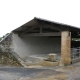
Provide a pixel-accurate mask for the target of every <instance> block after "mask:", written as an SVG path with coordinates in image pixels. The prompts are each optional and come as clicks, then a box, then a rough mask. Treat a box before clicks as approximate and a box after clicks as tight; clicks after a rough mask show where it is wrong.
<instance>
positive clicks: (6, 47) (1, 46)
mask: <svg viewBox="0 0 80 80" xmlns="http://www.w3.org/2000/svg"><path fill="white" fill-rule="evenodd" d="M0 50H1V51H2V52H13V41H12V33H10V34H9V35H7V36H6V37H5V38H4V39H3V40H2V41H1V42H0Z"/></svg>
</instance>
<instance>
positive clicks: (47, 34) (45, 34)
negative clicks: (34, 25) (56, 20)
mask: <svg viewBox="0 0 80 80" xmlns="http://www.w3.org/2000/svg"><path fill="white" fill-rule="evenodd" d="M21 36H22V35H21ZM23 36H24V35H23ZM25 36H61V33H60V32H54V33H27V34H25Z"/></svg>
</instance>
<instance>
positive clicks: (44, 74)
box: [0, 62, 80, 80]
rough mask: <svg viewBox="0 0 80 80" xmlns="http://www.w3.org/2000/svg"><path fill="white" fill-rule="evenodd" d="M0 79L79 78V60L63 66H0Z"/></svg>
mask: <svg viewBox="0 0 80 80" xmlns="http://www.w3.org/2000/svg"><path fill="white" fill-rule="evenodd" d="M0 80H80V62H79V63H76V64H73V65H69V66H64V67H38V68H37V66H36V67H33V68H32V67H30V68H29V67H28V68H22V67H2V66H0Z"/></svg>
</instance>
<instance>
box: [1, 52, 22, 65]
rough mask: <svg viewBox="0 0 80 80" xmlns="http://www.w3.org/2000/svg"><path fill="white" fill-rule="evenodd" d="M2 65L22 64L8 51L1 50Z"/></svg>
mask: <svg viewBox="0 0 80 80" xmlns="http://www.w3.org/2000/svg"><path fill="white" fill-rule="evenodd" d="M0 65H11V66H22V65H21V64H20V63H19V61H18V60H17V59H16V58H15V57H14V56H13V55H12V54H11V53H8V52H0Z"/></svg>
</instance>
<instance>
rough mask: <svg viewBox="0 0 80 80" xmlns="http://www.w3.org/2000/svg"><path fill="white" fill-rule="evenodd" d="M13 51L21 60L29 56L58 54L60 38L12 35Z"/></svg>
mask: <svg viewBox="0 0 80 80" xmlns="http://www.w3.org/2000/svg"><path fill="white" fill-rule="evenodd" d="M13 43H14V51H15V52H16V53H17V54H18V55H19V56H20V57H21V58H22V59H26V57H27V56H30V55H39V56H41V55H46V54H49V53H60V50H61V40H60V38H52V37H31V36H25V37H19V36H18V35H17V34H13Z"/></svg>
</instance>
